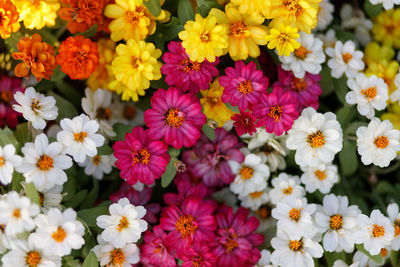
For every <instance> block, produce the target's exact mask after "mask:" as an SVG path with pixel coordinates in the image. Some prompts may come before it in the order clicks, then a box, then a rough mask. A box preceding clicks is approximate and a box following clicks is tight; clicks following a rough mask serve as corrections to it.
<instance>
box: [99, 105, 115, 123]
mask: <svg viewBox="0 0 400 267" xmlns="http://www.w3.org/2000/svg"><path fill="white" fill-rule="evenodd" d="M96 118H98V119H99V120H106V121H108V120H110V119H111V118H112V113H111V109H110V108H98V109H97V112H96Z"/></svg>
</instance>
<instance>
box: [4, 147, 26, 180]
mask: <svg viewBox="0 0 400 267" xmlns="http://www.w3.org/2000/svg"><path fill="white" fill-rule="evenodd" d="M21 163H22V158H21V157H20V156H18V155H16V154H15V147H14V146H13V145H12V144H7V145H5V146H4V147H1V146H0V182H1V183H2V184H3V185H7V184H9V183H11V180H12V176H13V173H14V169H15V168H16V167H19V166H20V165H21Z"/></svg>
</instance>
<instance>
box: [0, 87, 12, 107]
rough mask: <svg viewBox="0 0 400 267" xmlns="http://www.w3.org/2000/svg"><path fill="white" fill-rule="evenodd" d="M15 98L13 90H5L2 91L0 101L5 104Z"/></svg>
mask: <svg viewBox="0 0 400 267" xmlns="http://www.w3.org/2000/svg"><path fill="white" fill-rule="evenodd" d="M12 98H13V94H12V93H11V91H8V90H5V91H1V92H0V102H3V103H5V104H8V103H10V101H11V100H12Z"/></svg>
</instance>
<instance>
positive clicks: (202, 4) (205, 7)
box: [196, 0, 222, 18]
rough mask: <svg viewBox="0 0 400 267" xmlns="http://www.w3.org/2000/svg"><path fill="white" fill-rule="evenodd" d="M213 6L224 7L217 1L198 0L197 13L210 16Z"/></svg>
mask: <svg viewBox="0 0 400 267" xmlns="http://www.w3.org/2000/svg"><path fill="white" fill-rule="evenodd" d="M213 8H218V9H220V8H222V7H221V6H220V5H218V4H217V3H216V2H215V1H207V0H197V9H196V13H199V14H200V15H201V16H202V17H203V18H205V17H207V16H208V13H210V10H211V9H213Z"/></svg>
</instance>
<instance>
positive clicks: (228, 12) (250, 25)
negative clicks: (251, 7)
mask: <svg viewBox="0 0 400 267" xmlns="http://www.w3.org/2000/svg"><path fill="white" fill-rule="evenodd" d="M210 15H212V16H214V17H216V18H217V22H218V23H219V24H222V25H224V26H225V27H226V28H228V29H229V32H228V49H229V54H230V55H231V57H232V59H234V60H240V59H246V58H247V57H248V56H249V55H250V56H251V57H254V58H255V57H258V56H259V55H260V48H259V47H258V45H266V44H267V39H266V36H267V32H268V28H267V27H266V26H264V25H261V24H262V23H263V22H264V18H263V17H262V16H261V15H257V14H254V13H251V14H250V13H243V14H241V13H240V12H239V10H238V7H236V6H234V5H232V4H228V5H227V6H225V13H224V12H222V11H221V10H219V9H216V8H213V9H211V11H210Z"/></svg>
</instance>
